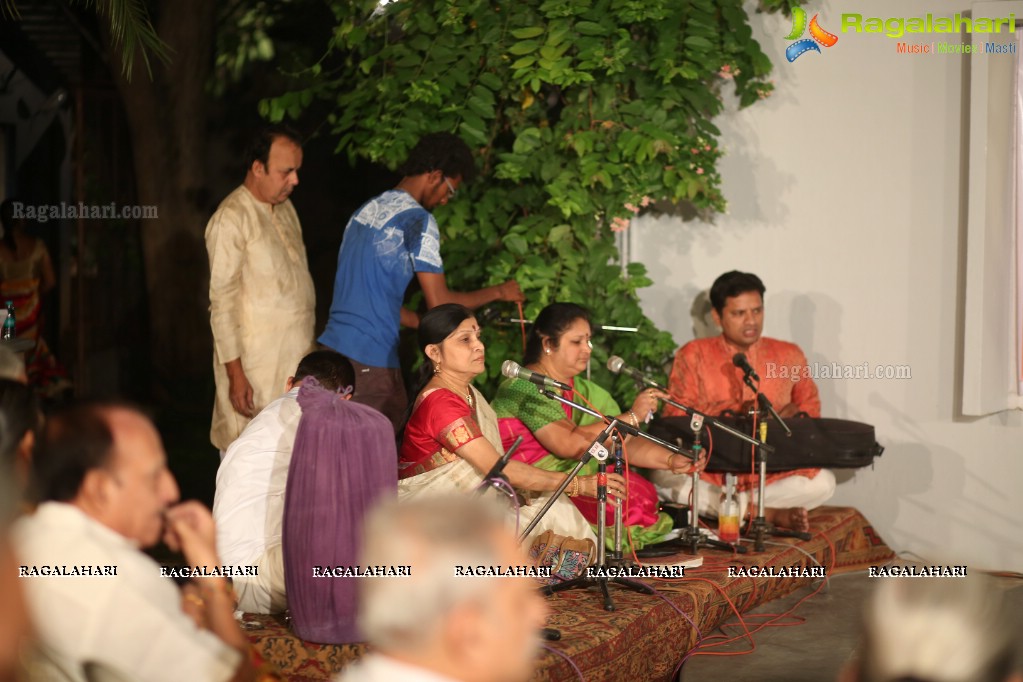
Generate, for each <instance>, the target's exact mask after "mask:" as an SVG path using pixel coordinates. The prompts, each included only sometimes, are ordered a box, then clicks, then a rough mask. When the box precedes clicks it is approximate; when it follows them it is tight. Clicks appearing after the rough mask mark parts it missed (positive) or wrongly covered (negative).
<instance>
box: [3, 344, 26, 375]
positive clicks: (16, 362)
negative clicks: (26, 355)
mask: <svg viewBox="0 0 1023 682" xmlns="http://www.w3.org/2000/svg"><path fill="white" fill-rule="evenodd" d="M0 379H11V380H13V381H20V382H21V383H23V384H27V383H28V374H27V373H26V372H25V361H24V360H22V359H21V355H19V354H18V353H15V352H14V351H12V350H11V349H10V348H7V347H6V346H0Z"/></svg>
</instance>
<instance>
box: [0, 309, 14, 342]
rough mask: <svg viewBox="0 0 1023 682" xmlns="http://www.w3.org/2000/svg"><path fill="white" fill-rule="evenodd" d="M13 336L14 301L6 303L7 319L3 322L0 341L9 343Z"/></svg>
mask: <svg viewBox="0 0 1023 682" xmlns="http://www.w3.org/2000/svg"><path fill="white" fill-rule="evenodd" d="M14 336H15V321H14V301H7V319H5V320H4V328H3V332H0V339H3V340H4V341H10V340H12V339H14Z"/></svg>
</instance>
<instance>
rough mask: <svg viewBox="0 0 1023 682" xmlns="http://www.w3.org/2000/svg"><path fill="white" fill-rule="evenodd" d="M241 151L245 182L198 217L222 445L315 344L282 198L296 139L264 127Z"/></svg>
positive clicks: (304, 278) (311, 302)
mask: <svg viewBox="0 0 1023 682" xmlns="http://www.w3.org/2000/svg"><path fill="white" fill-rule="evenodd" d="M246 158H247V159H249V161H250V166H249V168H248V171H247V173H246V175H245V182H244V183H243V184H242V185H241V186H240V187H239V188H238V189H236V190H235V191H233V192H231V194H229V195H228V196H227V198H226V199H224V201H223V202H221V204H220V207H219V208H217V212H216V213H214V214H213V217H212V218H210V222H209V223H208V224H207V225H206V251H207V253H208V254H209V258H210V326H211V327H212V328H213V374H214V377H215V379H216V383H217V395H216V399H215V402H214V405H213V424H212V427H211V429H210V440H211V441H212V442H213V445H215V446H216V447H218V448H219V449H220V451H221V454H223V452H224V451H225V450H226V449H227V446H228V445H230V444H231V441H233V440H234V439H235V438H237V437H238V435H239V434H240V433H241V432H242V429H243V428H245V425H246V424H247V423H248V422H249V420H250V419H251V418H252V417H253V416H255V415H256V414H257V413H258V412H259V411H260V410H262V409H263V408H264V407H266V406H267V405H268V404H269V403H270V401H272V400H273V399H274V398H277V397H278V396H279V395H280V394H282V393H284V391H285V383H286V382H287V380H288V377H290V376H291V375H292V374H293V373H294V370H295V367H297V366H298V362H299V360H301V359H302V357H303V356H304V355H305V354H306V353H307V352H308V351H309V350H311V349H312V347H313V324H314V317H315V315H314V307H315V303H316V301H315V296H316V294H315V292H314V290H313V280H312V277H311V276H310V274H309V265H308V263H307V261H306V253H305V245H304V244H303V243H302V226H301V225H300V224H299V222H298V215H297V214H296V213H295V208H294V206H292V204H291V201H290V200H289V199H288V196H289V195H290V194H291V191H292V190H293V189H294V188H295V185H297V184H298V169H299V168H300V167H301V166H302V148H301V147H300V146H299V143H298V140H297V138H296V137H295V136H294V134H292V133H290V132H289V131H287V130H286V129H283V128H270V129H268V130H266V131H264V132H263V133H262V134H261V135H260V136H259V138H258V140H257V141H256V143H255V144H254V145H253V147H252V149H251V151H250V153H249V154H248V156H247V157H246Z"/></svg>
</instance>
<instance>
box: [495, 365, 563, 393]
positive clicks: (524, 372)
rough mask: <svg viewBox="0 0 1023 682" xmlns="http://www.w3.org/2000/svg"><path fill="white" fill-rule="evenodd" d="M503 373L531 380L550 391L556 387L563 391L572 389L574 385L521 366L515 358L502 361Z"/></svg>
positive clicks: (507, 375) (515, 377)
mask: <svg viewBox="0 0 1023 682" xmlns="http://www.w3.org/2000/svg"><path fill="white" fill-rule="evenodd" d="M501 374H503V375H505V376H506V377H511V378H512V379H524V380H526V381H531V382H533V383H534V384H536V385H537V386H539V387H541V388H543V389H546V390H548V391H549V390H551V389H554V388H558V389H561V390H562V391H571V390H572V387H571V386H569V385H568V384H563V383H561V382H560V381H555V380H554V379H551V378H550V377H549V376H545V375H543V374H540V373H539V372H534V371H532V370H529V369H526V368H525V367H520V366H519V363H517V362H515V361H514V360H505V361H504V362H503V363H501Z"/></svg>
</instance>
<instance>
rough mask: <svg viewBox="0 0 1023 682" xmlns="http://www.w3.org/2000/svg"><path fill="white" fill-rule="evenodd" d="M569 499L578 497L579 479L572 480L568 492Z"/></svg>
mask: <svg viewBox="0 0 1023 682" xmlns="http://www.w3.org/2000/svg"><path fill="white" fill-rule="evenodd" d="M568 496H569V497H579V477H578V476H576V477H575V478H573V479H572V489H571V490H569V491H568Z"/></svg>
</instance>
